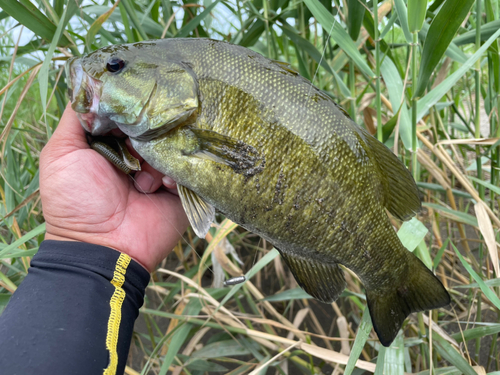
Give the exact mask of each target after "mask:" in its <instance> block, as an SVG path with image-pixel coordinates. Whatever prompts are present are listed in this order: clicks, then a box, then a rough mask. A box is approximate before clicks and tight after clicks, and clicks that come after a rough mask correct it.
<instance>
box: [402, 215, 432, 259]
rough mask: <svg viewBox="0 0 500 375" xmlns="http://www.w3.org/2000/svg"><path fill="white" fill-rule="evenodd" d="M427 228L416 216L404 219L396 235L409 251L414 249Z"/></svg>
mask: <svg viewBox="0 0 500 375" xmlns="http://www.w3.org/2000/svg"><path fill="white" fill-rule="evenodd" d="M427 232H429V230H428V229H427V228H426V227H425V225H424V224H422V223H421V222H420V221H419V220H418V219H417V218H415V217H414V218H412V219H411V220H410V221H405V222H404V223H403V225H401V228H399V231H398V237H399V239H400V241H401V243H402V244H403V246H404V247H406V248H407V249H408V250H409V251H413V250H415V249H416V247H417V246H418V244H419V243H420V242H422V240H423V239H424V237H425V235H426V234H427Z"/></svg>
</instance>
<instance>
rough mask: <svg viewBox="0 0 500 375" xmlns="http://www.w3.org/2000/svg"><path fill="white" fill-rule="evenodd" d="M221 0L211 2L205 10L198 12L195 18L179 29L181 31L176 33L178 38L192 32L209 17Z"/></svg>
mask: <svg viewBox="0 0 500 375" xmlns="http://www.w3.org/2000/svg"><path fill="white" fill-rule="evenodd" d="M219 2H220V0H215V1H214V2H213V3H212V4H210V5H209V6H208V7H206V8H205V10H204V11H203V12H201V13H200V14H198V15H197V16H196V17H195V18H193V19H192V20H191V21H189V23H188V24H187V25H186V26H184V27H183V28H182V29H180V30H179V32H178V33H177V34H176V35H175V37H176V38H185V37H187V36H188V35H189V34H191V32H192V31H193V30H194V29H196V28H197V27H198V25H199V24H200V22H201V21H203V20H204V19H205V17H208V16H209V15H210V12H211V11H212V9H214V8H215V6H216V5H217V4H219Z"/></svg>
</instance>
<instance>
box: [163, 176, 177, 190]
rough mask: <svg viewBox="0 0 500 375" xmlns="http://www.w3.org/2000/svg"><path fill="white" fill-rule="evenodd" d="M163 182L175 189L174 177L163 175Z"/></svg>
mask: <svg viewBox="0 0 500 375" xmlns="http://www.w3.org/2000/svg"><path fill="white" fill-rule="evenodd" d="M161 180H162V182H163V185H164V186H165V187H166V188H169V189H173V188H175V185H176V183H175V181H174V179H173V178H172V177H170V176H163V178H162V179H161Z"/></svg>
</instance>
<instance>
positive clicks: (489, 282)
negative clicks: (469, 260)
mask: <svg viewBox="0 0 500 375" xmlns="http://www.w3.org/2000/svg"><path fill="white" fill-rule="evenodd" d="M484 283H485V284H486V285H487V286H489V287H490V286H500V278H498V277H497V278H496V279H489V280H486V281H484ZM453 288H455V289H470V288H479V284H478V283H470V284H465V285H456V286H454V287H453Z"/></svg>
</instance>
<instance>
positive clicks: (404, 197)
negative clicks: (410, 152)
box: [361, 129, 422, 220]
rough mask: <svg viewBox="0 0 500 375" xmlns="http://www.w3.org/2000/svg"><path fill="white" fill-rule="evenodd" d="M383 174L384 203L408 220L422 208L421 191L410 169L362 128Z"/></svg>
mask: <svg viewBox="0 0 500 375" xmlns="http://www.w3.org/2000/svg"><path fill="white" fill-rule="evenodd" d="M361 131H362V134H363V138H364V139H365V141H366V143H367V144H368V146H369V147H370V149H371V151H372V152H371V156H372V157H373V158H374V159H375V161H376V164H377V167H378V168H379V172H380V174H381V183H382V185H383V187H384V205H385V208H387V209H388V210H389V212H390V213H391V214H392V215H394V216H395V217H397V218H398V219H400V220H408V219H410V218H411V217H413V216H415V214H416V213H418V212H419V211H420V210H421V209H422V205H421V202H420V193H419V192H418V188H417V185H416V184H415V180H414V179H413V177H412V175H411V173H410V171H409V170H408V169H407V168H406V167H405V165H404V164H403V163H402V162H401V161H400V160H399V159H398V158H397V157H396V155H394V153H393V152H392V151H391V150H389V149H388V148H387V147H386V146H385V145H384V144H382V143H380V142H379V141H378V140H377V139H375V138H374V137H373V136H371V135H370V134H368V132H367V131H365V130H364V129H361Z"/></svg>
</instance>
